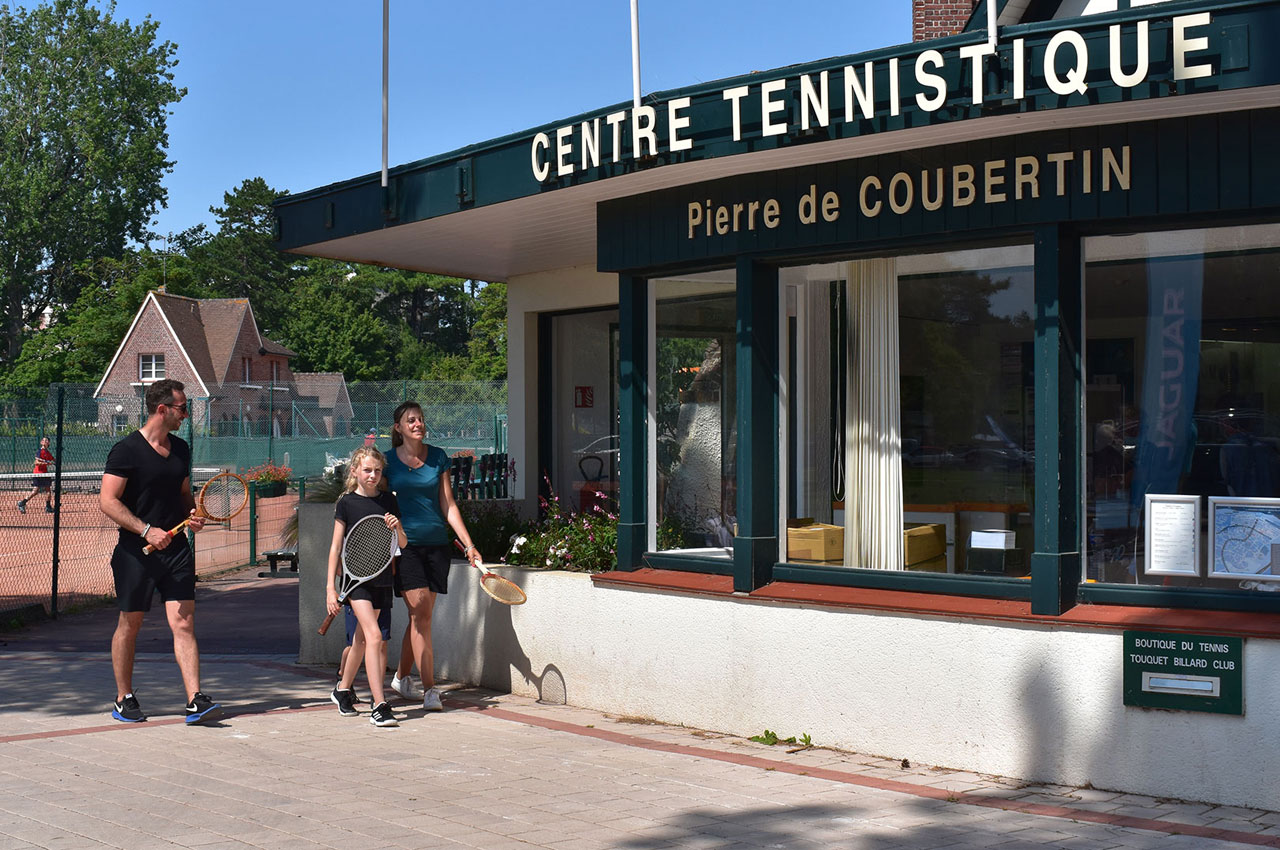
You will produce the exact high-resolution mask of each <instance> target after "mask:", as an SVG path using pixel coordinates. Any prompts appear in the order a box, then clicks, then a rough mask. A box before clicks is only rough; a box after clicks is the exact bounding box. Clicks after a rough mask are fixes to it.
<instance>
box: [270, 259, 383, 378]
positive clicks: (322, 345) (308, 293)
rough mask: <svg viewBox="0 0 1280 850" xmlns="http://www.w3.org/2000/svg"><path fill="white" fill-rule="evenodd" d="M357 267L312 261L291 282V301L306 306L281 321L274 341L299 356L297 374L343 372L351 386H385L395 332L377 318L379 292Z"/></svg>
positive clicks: (325, 261)
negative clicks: (379, 383)
mask: <svg viewBox="0 0 1280 850" xmlns="http://www.w3.org/2000/svg"><path fill="white" fill-rule="evenodd" d="M359 268H360V267H358V266H353V265H351V264H350V263H341V262H336V261H333V260H312V261H311V263H310V268H309V269H308V271H307V273H306V274H305V275H304V276H302V277H300V278H298V279H297V280H296V281H295V290H294V298H295V299H297V303H298V304H299V305H305V307H300V308H299V309H297V310H295V311H293V312H292V313H290V314H288V315H287V316H286V317H285V318H284V325H283V326H282V328H281V330H282V334H281V335H280V336H278V337H273V338H275V339H277V340H279V341H280V342H283V343H284V344H285V345H287V346H289V347H290V348H291V349H293V350H294V351H295V352H297V355H298V358H297V360H295V361H294V362H293V363H292V364H291V365H292V368H293V369H294V371H297V372H313V371H314V372H342V373H343V374H344V375H346V377H347V380H349V381H383V380H387V379H389V378H392V377H395V375H394V374H393V373H392V365H391V364H392V362H393V361H392V355H393V352H392V342H393V337H394V335H393V333H392V332H391V331H390V330H389V328H388V326H387V323H386V322H385V321H383V320H382V319H381V318H380V317H379V316H377V315H376V313H375V310H374V302H375V299H376V298H377V295H378V292H377V289H376V288H375V287H374V286H371V285H369V281H367V280H362V279H361V275H360V272H359Z"/></svg>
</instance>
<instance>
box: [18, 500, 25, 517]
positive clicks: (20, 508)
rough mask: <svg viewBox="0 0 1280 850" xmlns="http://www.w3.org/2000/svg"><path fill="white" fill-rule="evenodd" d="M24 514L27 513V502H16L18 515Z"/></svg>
mask: <svg viewBox="0 0 1280 850" xmlns="http://www.w3.org/2000/svg"><path fill="white" fill-rule="evenodd" d="M26 512H27V500H26V499H20V500H18V513H20V514H25V513H26Z"/></svg>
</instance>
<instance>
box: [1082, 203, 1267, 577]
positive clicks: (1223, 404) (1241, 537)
mask: <svg viewBox="0 0 1280 850" xmlns="http://www.w3.org/2000/svg"><path fill="white" fill-rule="evenodd" d="M1085 253H1086V272H1085V317H1086V318H1085V321H1086V340H1087V341H1086V347H1085V375H1086V380H1085V383H1086V388H1085V432H1084V438H1085V452H1086V457H1085V459H1084V464H1085V469H1084V481H1085V496H1084V498H1085V515H1086V529H1085V537H1086V539H1085V541H1084V546H1085V552H1086V555H1085V564H1084V579H1085V581H1088V582H1102V583H1110V584H1122V585H1161V586H1186V587H1213V588H1224V589H1226V588H1231V589H1242V590H1245V591H1253V592H1265V591H1274V590H1280V377H1278V376H1280V372H1278V371H1277V369H1276V367H1275V364H1276V363H1277V362H1280V292H1277V290H1276V288H1275V286H1274V281H1275V280H1276V278H1277V274H1278V273H1280V227H1277V226H1274V225H1264V226H1253V227H1239V228H1222V229H1206V230H1191V231H1179V232H1168V233H1150V234H1137V235H1126V236H1111V237H1094V238H1090V239H1087V240H1086V241H1085ZM1148 523H1150V527H1149V528H1148Z"/></svg>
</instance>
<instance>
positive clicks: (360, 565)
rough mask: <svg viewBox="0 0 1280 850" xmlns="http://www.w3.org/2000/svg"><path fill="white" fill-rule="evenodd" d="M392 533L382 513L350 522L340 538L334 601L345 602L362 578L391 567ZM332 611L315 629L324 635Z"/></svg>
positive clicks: (327, 628)
mask: <svg viewBox="0 0 1280 850" xmlns="http://www.w3.org/2000/svg"><path fill="white" fill-rule="evenodd" d="M396 537H397V535H396V532H395V531H393V530H392V529H390V528H387V520H386V518H385V517H384V516H383V515H382V514H370V515H369V516H367V517H362V518H360V519H358V520H356V521H355V522H354V523H352V524H351V528H350V529H349V530H348V531H347V536H346V538H345V539H344V540H343V541H342V581H341V582H340V583H339V585H338V602H339V603H342V602H345V601H346V599H347V597H348V596H349V595H351V591H353V590H355V589H356V588H357V587H359V586H360V585H362V584H364V583H365V582H366V581H370V580H372V579H375V578H377V577H378V576H380V575H382V573H383V571H384V570H386V568H387V567H389V566H391V558H392V556H394V555H395V551H396ZM336 616H337V615H336V614H328V615H326V616H325V618H324V622H323V623H321V624H320V628H319V629H317V630H316V631H317V632H319V633H320V634H324V633H325V632H327V631H329V624H330V623H332V622H333V618H334V617H336Z"/></svg>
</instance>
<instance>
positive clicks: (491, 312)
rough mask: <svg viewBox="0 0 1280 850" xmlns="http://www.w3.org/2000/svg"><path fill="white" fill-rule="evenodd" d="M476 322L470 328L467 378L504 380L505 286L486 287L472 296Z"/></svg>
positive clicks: (487, 285)
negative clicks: (473, 297)
mask: <svg viewBox="0 0 1280 850" xmlns="http://www.w3.org/2000/svg"><path fill="white" fill-rule="evenodd" d="M475 310H476V321H475V324H473V325H472V326H471V339H470V340H469V341H468V342H467V354H468V355H470V358H471V363H470V369H469V370H468V371H469V374H470V377H471V378H472V379H473V380H476V381H505V380H506V379H507V285H506V284H505V283H486V284H484V285H483V286H481V288H480V291H479V292H478V293H476V296H475Z"/></svg>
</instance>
